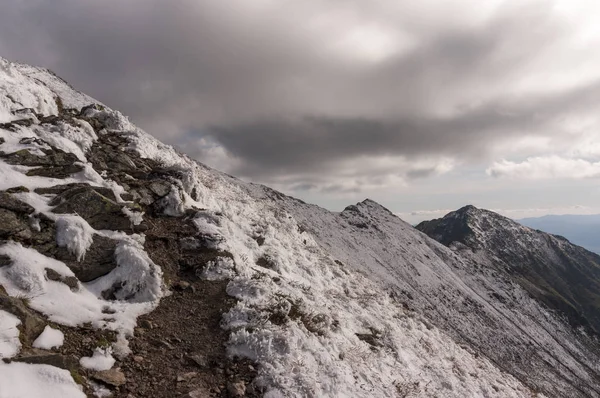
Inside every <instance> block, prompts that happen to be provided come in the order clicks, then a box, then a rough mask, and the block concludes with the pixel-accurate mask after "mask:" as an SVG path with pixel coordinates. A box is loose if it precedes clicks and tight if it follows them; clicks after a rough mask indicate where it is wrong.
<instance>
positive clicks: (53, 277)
mask: <svg viewBox="0 0 600 398" xmlns="http://www.w3.org/2000/svg"><path fill="white" fill-rule="evenodd" d="M45 271H46V278H47V279H48V280H50V281H55V282H61V283H64V284H65V285H67V286H69V288H71V290H73V291H77V290H78V289H79V280H78V279H77V278H76V277H74V276H63V275H61V274H59V273H58V272H56V271H54V270H53V269H51V268H46V269H45Z"/></svg>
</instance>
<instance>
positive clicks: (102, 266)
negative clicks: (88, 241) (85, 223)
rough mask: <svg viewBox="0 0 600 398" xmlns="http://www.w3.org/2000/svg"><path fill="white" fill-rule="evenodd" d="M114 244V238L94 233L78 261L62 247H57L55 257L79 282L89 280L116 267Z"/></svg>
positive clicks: (115, 244)
mask: <svg viewBox="0 0 600 398" xmlns="http://www.w3.org/2000/svg"><path fill="white" fill-rule="evenodd" d="M116 246H117V241H116V240H114V239H110V238H106V237H104V236H100V235H94V238H93V242H92V245H91V246H90V248H89V249H88V250H87V252H86V253H85V256H84V257H83V258H82V259H81V260H80V261H78V260H77V257H76V256H75V255H74V254H72V253H71V252H69V251H68V250H67V249H66V248H64V247H59V248H58V249H57V251H56V254H55V258H56V259H57V260H60V261H62V262H64V263H65V264H66V265H67V266H68V267H69V268H70V269H71V271H73V273H74V274H75V276H76V277H77V279H79V280H80V281H81V282H89V281H92V280H94V279H96V278H99V277H101V276H104V275H106V274H108V273H109V272H110V271H112V270H113V269H115V268H116V267H117V263H116V262H115V248H116Z"/></svg>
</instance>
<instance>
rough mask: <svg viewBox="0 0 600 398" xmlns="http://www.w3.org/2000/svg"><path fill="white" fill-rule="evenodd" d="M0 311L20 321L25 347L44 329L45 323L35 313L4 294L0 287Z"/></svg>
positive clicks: (20, 301) (21, 301)
mask: <svg viewBox="0 0 600 398" xmlns="http://www.w3.org/2000/svg"><path fill="white" fill-rule="evenodd" d="M0 309H1V310H4V311H6V312H10V313H11V314H13V315H15V316H16V317H17V318H19V319H20V320H21V327H20V330H21V337H22V339H23V341H24V343H25V345H29V346H30V345H31V344H32V343H33V341H34V340H35V339H36V338H37V337H38V336H39V335H40V333H42V332H43V331H44V328H45V327H46V322H45V321H44V320H43V319H42V318H41V317H40V316H39V315H38V314H37V313H35V312H33V311H32V310H30V309H29V308H27V306H26V305H25V302H24V301H23V300H20V299H18V298H16V297H10V296H9V295H8V294H6V291H5V290H4V288H2V286H0Z"/></svg>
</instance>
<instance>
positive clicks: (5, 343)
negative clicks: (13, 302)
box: [0, 310, 21, 359]
mask: <svg viewBox="0 0 600 398" xmlns="http://www.w3.org/2000/svg"><path fill="white" fill-rule="evenodd" d="M20 323H21V321H20V320H19V318H17V317H16V316H14V315H13V314H11V313H8V312H6V311H2V310H0V359H2V358H11V357H13V356H15V355H16V354H17V353H18V352H19V349H20V348H21V342H20V341H19V329H18V328H17V326H18V325H19V324H20Z"/></svg>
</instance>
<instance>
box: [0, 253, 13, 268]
mask: <svg viewBox="0 0 600 398" xmlns="http://www.w3.org/2000/svg"><path fill="white" fill-rule="evenodd" d="M11 264H12V260H11V259H10V257H8V256H7V255H5V254H0V267H4V266H7V265H11Z"/></svg>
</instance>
